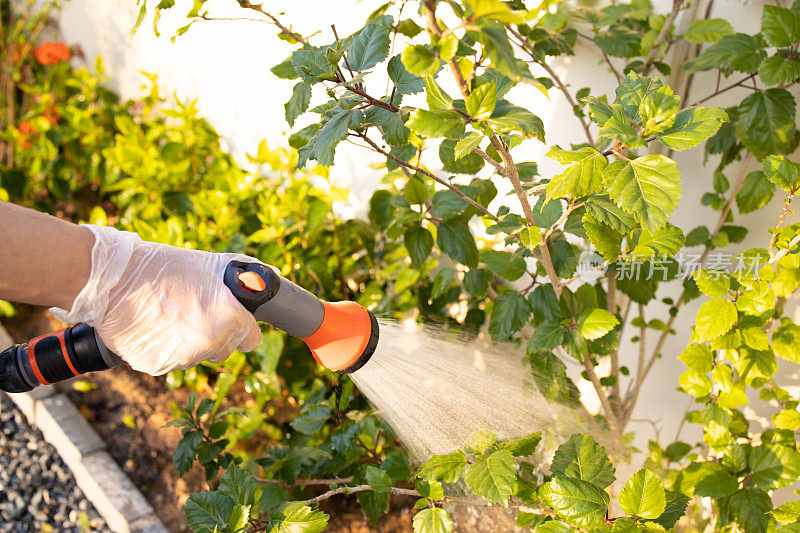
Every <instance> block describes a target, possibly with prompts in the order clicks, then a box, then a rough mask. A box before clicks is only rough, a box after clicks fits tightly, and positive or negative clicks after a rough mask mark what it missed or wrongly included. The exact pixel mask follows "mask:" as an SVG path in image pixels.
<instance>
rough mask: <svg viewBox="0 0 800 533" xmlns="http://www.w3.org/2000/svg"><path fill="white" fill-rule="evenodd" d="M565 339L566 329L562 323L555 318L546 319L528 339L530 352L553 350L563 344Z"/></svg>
mask: <svg viewBox="0 0 800 533" xmlns="http://www.w3.org/2000/svg"><path fill="white" fill-rule="evenodd" d="M563 339H564V329H563V328H562V327H561V324H559V323H558V322H555V321H553V320H545V321H544V322H542V323H541V324H539V325H538V326H536V329H535V330H534V332H533V335H531V338H530V339H528V345H527V350H528V352H552V351H553V350H555V349H556V347H558V346H560V345H561V342H562V341H563Z"/></svg>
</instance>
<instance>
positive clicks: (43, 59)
mask: <svg viewBox="0 0 800 533" xmlns="http://www.w3.org/2000/svg"><path fill="white" fill-rule="evenodd" d="M33 55H34V57H36V61H38V62H39V63H41V64H42V65H56V64H58V63H61V62H62V61H67V60H68V59H69V58H70V56H71V54H70V51H69V48H67V45H65V44H64V43H53V42H50V41H45V42H43V43H42V44H40V45H39V46H37V47H36V49H35V50H34V51H33Z"/></svg>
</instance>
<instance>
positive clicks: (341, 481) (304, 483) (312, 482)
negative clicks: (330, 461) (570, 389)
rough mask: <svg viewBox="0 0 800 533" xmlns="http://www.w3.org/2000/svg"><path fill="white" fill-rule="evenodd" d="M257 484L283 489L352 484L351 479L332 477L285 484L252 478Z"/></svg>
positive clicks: (279, 480)
mask: <svg viewBox="0 0 800 533" xmlns="http://www.w3.org/2000/svg"><path fill="white" fill-rule="evenodd" d="M253 479H255V480H256V481H257V482H259V483H274V484H276V485H282V486H284V487H290V486H292V487H294V486H312V485H330V484H331V483H336V484H338V485H343V484H345V483H352V482H353V477H352V476H351V477H334V478H331V479H296V480H295V482H294V483H291V484H289V483H286V482H285V481H283V480H281V479H267V478H263V477H255V476H254V477H253Z"/></svg>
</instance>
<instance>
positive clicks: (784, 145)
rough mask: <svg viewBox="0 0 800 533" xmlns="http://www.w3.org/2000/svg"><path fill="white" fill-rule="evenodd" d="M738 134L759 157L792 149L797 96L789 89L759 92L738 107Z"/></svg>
mask: <svg viewBox="0 0 800 533" xmlns="http://www.w3.org/2000/svg"><path fill="white" fill-rule="evenodd" d="M736 115H737V117H738V119H737V121H736V136H737V137H738V138H739V139H740V140H741V141H742V143H743V144H744V145H745V146H746V147H747V149H748V150H750V151H751V152H753V154H754V155H755V156H756V157H759V158H761V157H764V156H767V155H769V154H781V153H785V152H787V151H789V148H790V147H791V144H792V139H793V138H794V136H795V132H796V131H797V130H796V129H795V124H794V117H795V100H794V96H792V94H791V93H790V92H789V91H787V90H786V89H778V88H773V89H767V90H766V91H758V92H755V93H753V94H751V95H750V96H748V97H747V98H745V99H744V100H742V103H741V104H739V107H738V108H737V109H736Z"/></svg>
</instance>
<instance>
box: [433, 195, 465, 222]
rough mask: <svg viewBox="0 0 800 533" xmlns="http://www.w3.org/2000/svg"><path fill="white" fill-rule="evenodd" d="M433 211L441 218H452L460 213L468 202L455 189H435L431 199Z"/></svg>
mask: <svg viewBox="0 0 800 533" xmlns="http://www.w3.org/2000/svg"><path fill="white" fill-rule="evenodd" d="M431 203H432V204H433V212H434V214H436V216H438V217H439V218H441V219H448V218H453V217H456V216H459V215H461V213H463V212H464V210H465V209H466V208H467V206H468V205H469V204H467V202H466V201H465V200H464V199H463V198H462V197H461V196H459V195H458V194H456V192H455V191H452V190H449V189H448V190H446V191H436V193H435V194H434V195H433V199H432V200H431Z"/></svg>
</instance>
